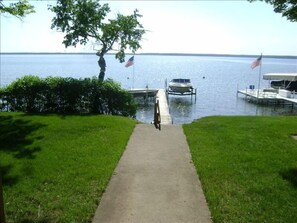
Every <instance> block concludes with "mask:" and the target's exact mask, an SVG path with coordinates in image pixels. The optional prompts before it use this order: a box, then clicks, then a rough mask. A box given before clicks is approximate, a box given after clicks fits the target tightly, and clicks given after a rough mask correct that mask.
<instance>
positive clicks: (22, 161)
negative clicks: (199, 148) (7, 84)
mask: <svg viewBox="0 0 297 223" xmlns="http://www.w3.org/2000/svg"><path fill="white" fill-rule="evenodd" d="M134 126H135V122H134V121H132V120H129V119H126V118H121V117H112V116H56V115H49V116H27V115H23V114H20V113H0V170H1V172H2V174H3V175H4V196H5V208H6V214H7V216H6V218H7V220H8V222H88V221H89V220H90V219H91V218H92V214H93V213H94V212H95V209H96V208H97V205H98V199H99V197H100V196H101V194H102V193H103V191H104V189H105V187H106V185H107V183H108V180H109V179H110V177H111V175H112V173H113V170H114V168H115V166H116V164H117V162H118V160H119V158H120V157H121V155H122V153H123V151H124V149H125V146H126V143H127V141H128V139H129V136H130V135H131V133H132V130H133V128H134Z"/></svg>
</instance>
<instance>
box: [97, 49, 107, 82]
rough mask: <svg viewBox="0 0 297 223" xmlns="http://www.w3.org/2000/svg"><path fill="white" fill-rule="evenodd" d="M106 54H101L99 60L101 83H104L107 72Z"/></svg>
mask: <svg viewBox="0 0 297 223" xmlns="http://www.w3.org/2000/svg"><path fill="white" fill-rule="evenodd" d="M103 56H104V54H103V53H100V54H99V60H98V65H99V67H100V73H99V77H98V79H99V81H101V82H103V81H104V76H105V70H106V63H105V59H104V57H103Z"/></svg>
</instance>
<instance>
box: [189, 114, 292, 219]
mask: <svg viewBox="0 0 297 223" xmlns="http://www.w3.org/2000/svg"><path fill="white" fill-rule="evenodd" d="M183 127H184V131H185V134H186V136H187V140H188V143H189V146H190V150H191V153H192V158H193V162H194V164H195V166H196V169H197V172H198V174H199V177H200V180H201V183H202V185H203V190H204V193H205V196H206V199H207V202H208V204H209V208H210V211H211V214H212V218H213V221H214V222H228V223H230V222H241V223H242V222H261V223H262V222H269V223H272V222H296V219H297V141H296V140H294V139H293V138H292V136H291V135H292V134H297V117H206V118H202V119H200V120H198V121H196V122H193V123H191V124H186V125H184V126H183Z"/></svg>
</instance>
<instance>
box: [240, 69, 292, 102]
mask: <svg viewBox="0 0 297 223" xmlns="http://www.w3.org/2000/svg"><path fill="white" fill-rule="evenodd" d="M263 79H264V80H270V81H271V83H270V88H264V89H255V88H254V85H250V87H249V88H247V89H245V90H238V91H237V92H238V93H240V94H243V95H245V96H247V97H249V98H251V99H256V101H257V102H259V101H262V102H278V101H283V102H289V103H292V104H297V94H296V91H297V73H268V74H264V75H263Z"/></svg>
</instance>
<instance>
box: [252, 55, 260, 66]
mask: <svg viewBox="0 0 297 223" xmlns="http://www.w3.org/2000/svg"><path fill="white" fill-rule="evenodd" d="M261 61H262V54H261V56H259V57H258V58H257V59H256V60H255V61H254V62H253V63H252V64H251V68H252V69H254V68H255V67H257V66H259V65H260V64H261Z"/></svg>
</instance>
